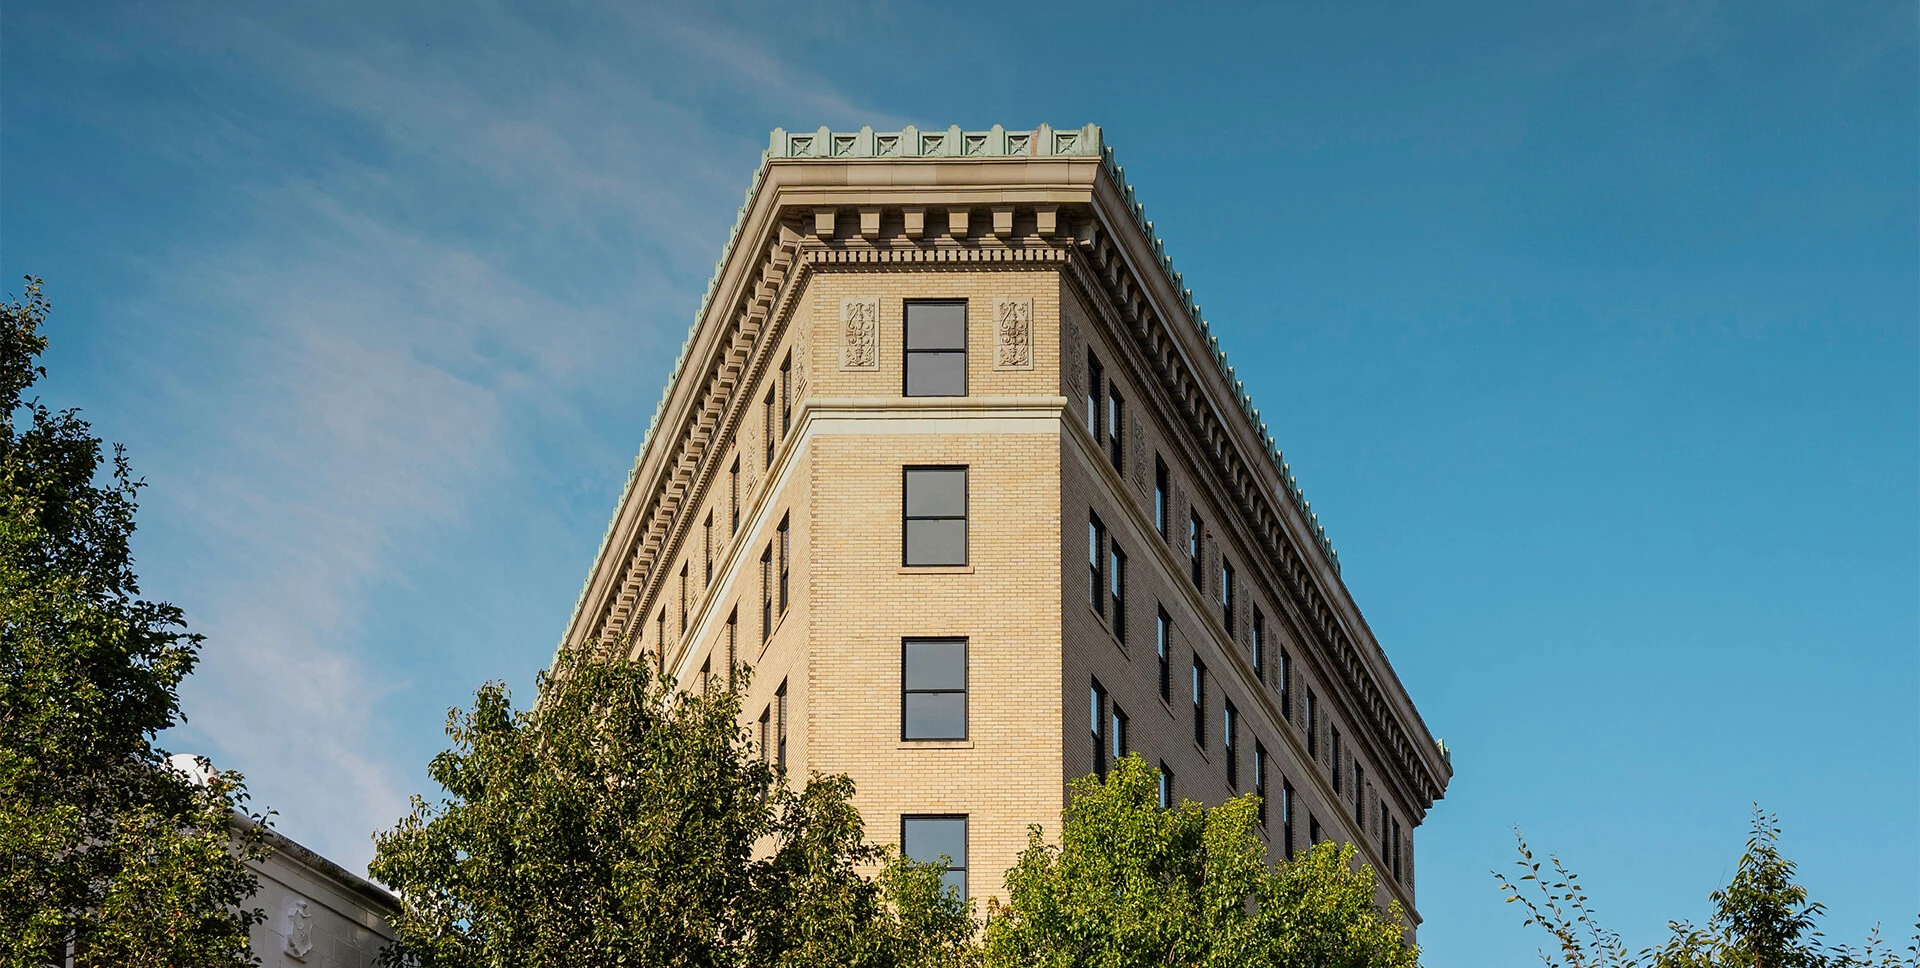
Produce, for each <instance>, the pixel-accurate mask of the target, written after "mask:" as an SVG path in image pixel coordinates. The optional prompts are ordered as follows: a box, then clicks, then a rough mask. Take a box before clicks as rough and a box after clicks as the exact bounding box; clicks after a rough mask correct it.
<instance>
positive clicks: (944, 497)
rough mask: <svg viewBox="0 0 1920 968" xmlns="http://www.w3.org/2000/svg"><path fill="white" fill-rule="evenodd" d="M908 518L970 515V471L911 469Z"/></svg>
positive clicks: (908, 479) (908, 473)
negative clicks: (968, 509) (968, 486)
mask: <svg viewBox="0 0 1920 968" xmlns="http://www.w3.org/2000/svg"><path fill="white" fill-rule="evenodd" d="M907 516H908V517H910V518H919V517H953V518H963V517H966V516H967V472H966V471H965V470H963V469H961V468H958V467H955V468H943V469H937V470H936V469H933V468H919V467H914V468H908V469H907Z"/></svg>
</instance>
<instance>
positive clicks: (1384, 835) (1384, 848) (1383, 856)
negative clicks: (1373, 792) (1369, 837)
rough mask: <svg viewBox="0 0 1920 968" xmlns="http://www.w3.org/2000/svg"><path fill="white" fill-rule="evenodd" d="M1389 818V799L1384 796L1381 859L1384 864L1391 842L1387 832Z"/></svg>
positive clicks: (1381, 808) (1381, 815) (1381, 817)
mask: <svg viewBox="0 0 1920 968" xmlns="http://www.w3.org/2000/svg"><path fill="white" fill-rule="evenodd" d="M1387 818H1388V814H1387V801H1386V799H1385V798H1382V799H1381V800H1380V861H1381V863H1383V864H1384V863H1386V861H1387V857H1388V854H1387V845H1388V843H1389V840H1388V837H1389V834H1388V832H1387Z"/></svg>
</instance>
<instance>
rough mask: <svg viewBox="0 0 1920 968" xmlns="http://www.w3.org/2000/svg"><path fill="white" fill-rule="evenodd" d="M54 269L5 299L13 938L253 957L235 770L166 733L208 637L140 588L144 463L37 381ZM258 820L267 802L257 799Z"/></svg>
mask: <svg viewBox="0 0 1920 968" xmlns="http://www.w3.org/2000/svg"><path fill="white" fill-rule="evenodd" d="M48 308H49V307H48V303H47V300H46V298H45V297H44V296H43V295H42V293H41V288H40V280H38V279H33V278H29V279H28V280H27V285H26V294H25V298H24V300H23V301H21V300H16V301H14V302H11V303H8V304H5V305H0V857H4V858H5V866H4V868H0V955H3V957H4V964H5V965H7V966H9V968H26V966H29V965H31V966H38V965H41V964H44V963H45V961H46V958H47V956H48V954H49V952H52V951H54V950H57V949H59V948H64V946H65V945H66V944H67V943H69V942H73V941H77V942H78V944H79V945H80V947H81V948H82V950H84V951H85V952H86V953H87V957H88V958H89V959H90V960H91V961H93V962H95V963H99V964H114V965H133V966H142V965H154V966H160V965H246V964H253V963H255V962H254V959H253V957H252V955H251V953H250V952H249V950H248V948H247V932H248V928H249V927H250V926H251V925H253V924H256V923H258V922H259V920H260V919H261V918H262V917H263V915H262V913H261V912H260V911H259V910H257V909H244V908H242V907H240V905H241V903H242V902H243V901H244V900H245V899H246V898H247V897H248V896H250V895H251V894H252V893H253V892H254V890H255V888H256V883H255V880H254V877H253V875H252V873H251V872H250V871H249V870H248V869H247V868H246V866H245V865H244V864H243V863H242V862H241V859H240V856H237V855H236V852H235V851H234V850H232V849H231V847H232V845H233V844H234V843H236V841H237V843H238V846H239V850H238V855H245V856H255V857H257V856H260V854H261V853H262V852H263V851H264V849H265V848H264V846H263V844H262V841H261V839H260V836H259V832H258V829H257V828H255V827H249V828H248V829H247V830H246V831H238V832H236V831H234V830H232V829H231V828H230V822H231V817H232V812H233V811H234V810H235V809H236V808H238V807H239V806H240V804H242V803H243V802H244V800H245V797H246V791H245V786H244V784H243V782H242V780H241V778H240V776H239V775H238V774H236V773H226V774H220V775H216V776H215V777H214V778H213V779H212V780H211V781H210V782H208V783H207V784H206V785H204V786H202V785H197V784H194V783H192V782H190V781H189V780H188V779H187V778H186V777H184V776H183V775H181V774H179V773H177V772H175V771H173V770H171V769H169V768H167V767H166V766H165V755H166V754H165V752H164V751H162V750H160V749H158V748H156V747H155V746H154V745H153V739H154V736H155V734H156V733H158V732H159V731H160V730H162V729H165V728H167V727H168V726H171V725H173V724H174V723H175V722H177V721H179V720H180V719H182V718H183V717H182V716H181V715H180V701H179V685H180V681H181V680H182V679H183V678H185V677H186V676H187V675H188V673H190V672H191V671H192V670H193V666H194V663H195V661H196V659H197V657H198V652H199V646H200V637H199V636H198V635H195V634H193V633H190V632H188V631H187V630H186V625H185V621H184V618H183V616H182V614H181V612H180V610H179V609H178V608H175V607H174V606H172V605H168V604H165V603H159V602H150V601H147V600H145V599H142V598H141V597H140V589H139V585H138V583H137V581H136V579H135V576H134V571H133V558H132V555H131V553H130V552H129V550H128V539H129V537H130V536H131V535H132V533H133V527H134V524H133V518H134V512H135V509H136V502H135V498H136V496H137V494H138V491H139V488H140V486H141V482H139V481H137V480H135V479H134V478H133V477H132V474H131V472H130V471H129V468H128V464H127V460H126V456H125V454H124V453H122V452H121V450H120V448H118V447H116V448H114V453H113V463H112V467H111V470H110V471H108V473H107V475H106V479H105V480H104V481H102V480H100V477H101V473H100V472H101V470H102V468H103V465H104V463H105V461H104V455H103V454H102V451H101V443H100V440H99V438H96V437H94V436H93V433H92V428H90V427H89V426H88V425H87V423H86V421H84V420H81V419H80V417H79V415H78V414H77V413H76V412H75V411H72V410H64V411H57V412H56V411H52V410H49V409H48V408H46V407H45V406H43V405H41V404H40V403H39V401H38V400H23V399H22V395H23V394H24V393H25V392H26V391H27V390H28V389H30V388H31V387H32V386H33V385H34V384H35V383H36V382H37V381H38V380H39V379H41V378H42V377H44V376H45V375H46V371H45V370H44V369H43V368H41V367H40V366H38V365H37V363H36V360H37V359H38V357H39V355H40V353H41V352H42V351H43V350H45V349H46V346H47V340H46V337H45V336H44V335H42V333H41V332H40V329H41V326H42V325H43V324H44V323H45V321H46V318H47V313H48ZM254 819H255V820H256V821H258V820H262V819H263V818H259V817H255V818H254Z"/></svg>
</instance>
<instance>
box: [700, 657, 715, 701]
mask: <svg viewBox="0 0 1920 968" xmlns="http://www.w3.org/2000/svg"><path fill="white" fill-rule="evenodd" d="M712 693H713V656H707V657H706V658H704V659H701V660H700V695H702V696H707V695H711V694H712Z"/></svg>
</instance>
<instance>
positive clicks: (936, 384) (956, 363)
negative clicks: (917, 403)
mask: <svg viewBox="0 0 1920 968" xmlns="http://www.w3.org/2000/svg"><path fill="white" fill-rule="evenodd" d="M906 328H907V334H906V335H907V339H906V343H907V350H906V356H907V360H906V363H907V367H906V368H907V385H906V395H907V396H910V397H964V396H966V395H967V304H966V303H965V302H910V303H907V322H906Z"/></svg>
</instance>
